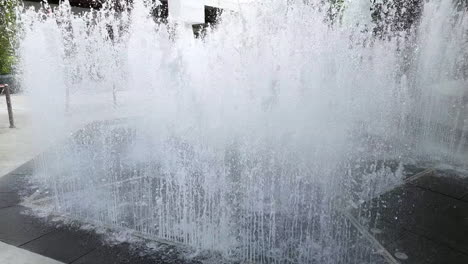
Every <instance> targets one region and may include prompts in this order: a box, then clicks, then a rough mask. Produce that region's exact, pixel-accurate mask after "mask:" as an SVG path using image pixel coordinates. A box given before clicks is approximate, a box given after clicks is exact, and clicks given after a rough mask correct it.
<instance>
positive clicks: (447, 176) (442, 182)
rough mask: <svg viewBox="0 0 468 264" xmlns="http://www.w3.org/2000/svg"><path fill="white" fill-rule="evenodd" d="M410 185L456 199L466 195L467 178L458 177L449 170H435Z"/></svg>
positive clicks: (467, 190)
mask: <svg viewBox="0 0 468 264" xmlns="http://www.w3.org/2000/svg"><path fill="white" fill-rule="evenodd" d="M411 184H413V185H416V186H420V187H422V188H425V189H428V190H432V191H435V192H439V193H442V194H445V195H448V196H452V197H454V198H457V199H461V198H462V197H463V196H465V195H466V194H468V178H465V177H460V176H459V175H458V174H457V173H456V172H454V171H450V170H444V171H442V170H437V171H435V172H434V173H433V174H430V175H426V176H423V177H421V178H418V179H416V180H414V181H413V182H411Z"/></svg>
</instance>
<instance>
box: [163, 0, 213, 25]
mask: <svg viewBox="0 0 468 264" xmlns="http://www.w3.org/2000/svg"><path fill="white" fill-rule="evenodd" d="M168 7H169V17H170V18H171V19H173V20H175V21H180V22H184V23H186V24H189V25H190V24H202V23H205V3H204V0H168Z"/></svg>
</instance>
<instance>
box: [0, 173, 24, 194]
mask: <svg viewBox="0 0 468 264" xmlns="http://www.w3.org/2000/svg"><path fill="white" fill-rule="evenodd" d="M27 185H28V183H27V175H24V174H14V173H9V174H7V175H5V176H3V177H0V192H19V191H21V190H23V189H25V187H26V186H27Z"/></svg>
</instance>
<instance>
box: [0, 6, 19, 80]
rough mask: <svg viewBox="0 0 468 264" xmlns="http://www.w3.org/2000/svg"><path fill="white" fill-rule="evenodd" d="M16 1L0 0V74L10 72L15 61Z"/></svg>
mask: <svg viewBox="0 0 468 264" xmlns="http://www.w3.org/2000/svg"><path fill="white" fill-rule="evenodd" d="M16 1H17V0H0V74H8V73H11V72H12V69H13V65H14V63H15V56H14V51H13V47H14V43H15V33H16V32H15V21H16V16H15V7H16V5H17V2H16Z"/></svg>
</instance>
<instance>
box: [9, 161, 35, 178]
mask: <svg viewBox="0 0 468 264" xmlns="http://www.w3.org/2000/svg"><path fill="white" fill-rule="evenodd" d="M35 162H36V160H35V159H32V160H30V161H28V162H26V163H24V164H22V165H21V166H19V167H18V168H16V169H15V170H13V171H12V172H10V173H11V174H21V175H32V174H33V172H34V164H35Z"/></svg>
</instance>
